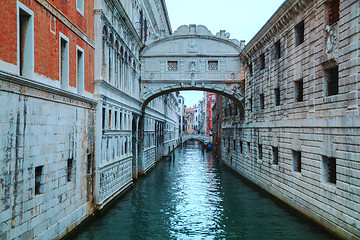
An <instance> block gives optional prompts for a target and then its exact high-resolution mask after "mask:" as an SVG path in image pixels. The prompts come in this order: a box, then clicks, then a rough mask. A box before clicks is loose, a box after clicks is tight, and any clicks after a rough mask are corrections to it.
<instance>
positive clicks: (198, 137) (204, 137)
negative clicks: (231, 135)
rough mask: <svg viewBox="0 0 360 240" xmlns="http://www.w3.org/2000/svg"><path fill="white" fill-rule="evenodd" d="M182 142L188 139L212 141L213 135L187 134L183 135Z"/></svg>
mask: <svg viewBox="0 0 360 240" xmlns="http://www.w3.org/2000/svg"><path fill="white" fill-rule="evenodd" d="M180 139H181V143H185V142H186V141H188V140H198V141H200V142H202V143H204V142H205V141H209V142H212V137H210V136H207V135H205V134H185V135H181V138H180Z"/></svg>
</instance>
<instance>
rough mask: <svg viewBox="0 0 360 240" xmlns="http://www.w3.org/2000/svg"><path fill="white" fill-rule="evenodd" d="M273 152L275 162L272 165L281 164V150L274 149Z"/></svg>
mask: <svg viewBox="0 0 360 240" xmlns="http://www.w3.org/2000/svg"><path fill="white" fill-rule="evenodd" d="M272 152H273V161H272V163H273V164H275V165H278V164H279V148H278V147H272Z"/></svg>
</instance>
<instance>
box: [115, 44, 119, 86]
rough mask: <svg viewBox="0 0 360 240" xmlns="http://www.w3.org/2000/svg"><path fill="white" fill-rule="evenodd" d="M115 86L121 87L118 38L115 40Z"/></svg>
mask: <svg viewBox="0 0 360 240" xmlns="http://www.w3.org/2000/svg"><path fill="white" fill-rule="evenodd" d="M114 55H115V76H114V79H115V86H116V87H119V84H120V81H119V43H118V41H117V40H115V54H114Z"/></svg>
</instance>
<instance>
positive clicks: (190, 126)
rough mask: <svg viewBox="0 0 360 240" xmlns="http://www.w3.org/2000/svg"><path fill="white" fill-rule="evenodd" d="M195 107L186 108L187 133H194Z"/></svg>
mask: <svg viewBox="0 0 360 240" xmlns="http://www.w3.org/2000/svg"><path fill="white" fill-rule="evenodd" d="M194 111H195V110H194V108H185V125H186V130H185V134H193V133H194V132H195V129H194Z"/></svg>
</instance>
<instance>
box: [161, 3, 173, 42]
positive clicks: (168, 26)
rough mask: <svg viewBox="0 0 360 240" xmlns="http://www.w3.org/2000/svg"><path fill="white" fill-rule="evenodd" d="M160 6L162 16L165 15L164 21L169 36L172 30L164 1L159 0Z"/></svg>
mask: <svg viewBox="0 0 360 240" xmlns="http://www.w3.org/2000/svg"><path fill="white" fill-rule="evenodd" d="M161 6H162V9H163V11H164V14H165V20H166V25H167V28H168V30H169V34H170V35H172V28H171V23H170V18H169V13H168V10H167V7H166V3H165V0H161Z"/></svg>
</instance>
